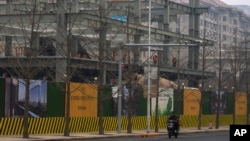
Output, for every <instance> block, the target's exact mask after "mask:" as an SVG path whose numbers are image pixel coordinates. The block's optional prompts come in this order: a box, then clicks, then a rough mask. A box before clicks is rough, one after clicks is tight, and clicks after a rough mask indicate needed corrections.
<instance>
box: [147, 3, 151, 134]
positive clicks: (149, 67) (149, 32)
mask: <svg viewBox="0 0 250 141" xmlns="http://www.w3.org/2000/svg"><path fill="white" fill-rule="evenodd" d="M150 44H151V0H149V8H148V95H147V133H149V132H150V94H151V80H150V77H151V66H150V56H151V47H150Z"/></svg>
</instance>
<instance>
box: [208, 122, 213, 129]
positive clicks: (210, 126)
mask: <svg viewBox="0 0 250 141" xmlns="http://www.w3.org/2000/svg"><path fill="white" fill-rule="evenodd" d="M208 129H213V122H212V121H210V122H209V127H208Z"/></svg>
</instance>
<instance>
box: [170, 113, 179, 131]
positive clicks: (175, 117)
mask: <svg viewBox="0 0 250 141" xmlns="http://www.w3.org/2000/svg"><path fill="white" fill-rule="evenodd" d="M169 120H173V121H174V123H175V126H176V129H178V130H179V116H177V115H176V114H175V113H174V111H173V112H172V113H171V115H170V116H169V118H168V121H169Z"/></svg>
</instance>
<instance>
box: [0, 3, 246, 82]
mask: <svg viewBox="0 0 250 141" xmlns="http://www.w3.org/2000/svg"><path fill="white" fill-rule="evenodd" d="M151 2H152V4H151V6H149V1H148V0H6V1H5V0H1V4H0V9H1V10H0V24H1V25H0V26H1V28H0V32H1V37H0V38H1V41H0V43H1V48H0V52H1V58H0V66H1V72H2V74H4V73H6V72H8V73H9V74H11V75H12V77H22V78H24V77H27V76H29V77H32V78H34V79H41V78H47V79H49V80H52V81H56V82H61V81H65V79H71V81H79V82H92V81H96V79H97V78H98V81H102V82H103V84H109V83H112V82H113V81H115V80H116V79H117V77H118V64H119V61H120V60H122V63H123V65H124V69H126V68H132V69H133V72H137V73H141V74H147V69H145V68H147V66H148V64H150V65H151V66H152V67H156V68H159V73H160V74H159V76H162V77H164V78H166V79H170V80H171V81H175V82H176V83H178V84H179V86H180V84H181V83H184V84H185V85H188V86H192V87H198V84H199V83H201V82H202V83H203V85H202V86H204V85H205V84H204V81H201V80H205V79H208V78H209V79H213V80H214V77H215V76H216V75H215V72H216V70H215V69H214V68H213V69H212V68H211V67H210V69H205V66H204V64H205V63H204V60H203V61H201V60H202V58H203V57H204V56H205V55H204V54H202V51H203V50H205V49H207V48H214V44H215V42H214V40H213V39H212V38H206V36H207V35H206V34H205V36H203V33H204V32H205V31H204V30H203V29H202V30H201V29H200V27H201V26H200V24H201V22H200V21H205V20H203V19H201V17H200V16H201V15H203V16H204V15H205V16H204V19H205V18H206V19H207V16H206V14H207V13H209V12H214V11H211V10H210V7H208V6H207V5H206V2H204V1H200V0H189V3H178V2H179V1H177V2H174V1H170V0H151ZM149 17H151V19H149ZM220 17H221V16H220V15H219V12H218V13H217V15H216V14H214V17H212V18H215V19H216V20H217V23H218V22H219V21H224V18H220ZM238 21H241V19H240V18H238ZM204 23H205V22H204ZM210 23H211V24H209V25H210V27H211V28H212V27H213V24H212V22H210ZM246 23H248V24H244V26H243V27H244V28H247V27H249V22H247V21H246ZM217 25H218V24H217ZM214 26H215V28H216V27H218V26H216V25H214ZM203 27H207V26H203ZM223 29H224V26H223ZM226 29H227V28H226ZM243 30H244V29H243ZM149 31H150V32H149ZM200 31H202V32H200ZM216 31H218V29H217V30H216ZM216 31H214V32H213V33H214V34H215V32H216ZM210 33H212V32H210ZM210 33H209V35H211V34H210ZM149 35H150V37H149ZM209 37H212V36H209ZM223 38H224V36H223ZM149 39H150V46H151V50H150V54H149V51H148V47H149ZM216 43H217V45H218V42H216ZM119 49H122V55H120V56H119ZM153 56H157V60H153ZM202 56H203V57H202ZM173 58H175V59H176V61H173ZM131 66H132V67H131ZM27 68H32V69H31V71H30V72H29V73H28V74H30V75H27V74H25V73H27V71H23V70H26V69H27ZM20 72H25V73H20ZM24 74H25V75H24ZM207 85H208V84H207Z"/></svg>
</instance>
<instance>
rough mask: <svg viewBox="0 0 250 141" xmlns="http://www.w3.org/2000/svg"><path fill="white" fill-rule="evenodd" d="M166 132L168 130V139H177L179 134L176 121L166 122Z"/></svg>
mask: <svg viewBox="0 0 250 141" xmlns="http://www.w3.org/2000/svg"><path fill="white" fill-rule="evenodd" d="M167 130H168V137H169V138H171V137H172V136H174V137H175V138H177V137H178V134H179V126H178V121H175V120H168V122H167Z"/></svg>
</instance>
